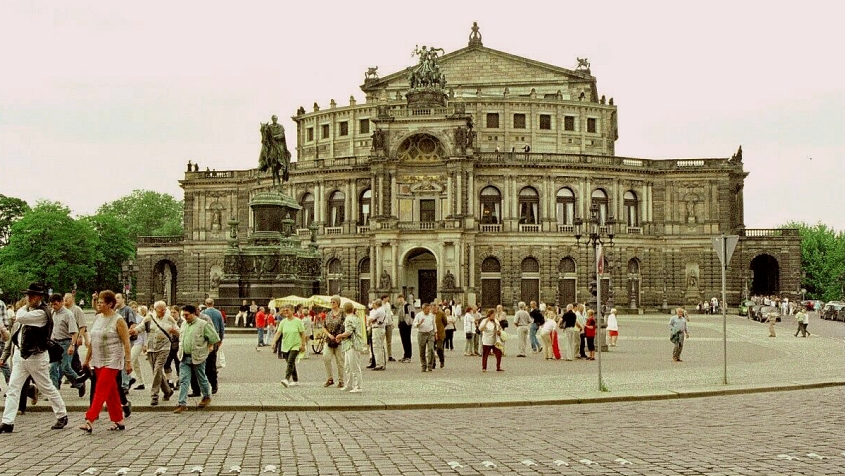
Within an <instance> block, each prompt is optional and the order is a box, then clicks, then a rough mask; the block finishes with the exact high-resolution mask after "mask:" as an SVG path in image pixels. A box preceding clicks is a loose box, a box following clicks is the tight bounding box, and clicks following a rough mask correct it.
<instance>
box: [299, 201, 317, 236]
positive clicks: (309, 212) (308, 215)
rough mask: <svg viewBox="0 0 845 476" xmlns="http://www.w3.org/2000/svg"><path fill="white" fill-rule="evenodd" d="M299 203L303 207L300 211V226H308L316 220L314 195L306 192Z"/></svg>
mask: <svg viewBox="0 0 845 476" xmlns="http://www.w3.org/2000/svg"><path fill="white" fill-rule="evenodd" d="M299 205H300V206H301V207H302V210H300V211H299V226H300V228H308V226H309V225H311V222H313V221H314V195H311V194H310V193H306V194H305V195H303V196H302V200H301V201H300V202H299Z"/></svg>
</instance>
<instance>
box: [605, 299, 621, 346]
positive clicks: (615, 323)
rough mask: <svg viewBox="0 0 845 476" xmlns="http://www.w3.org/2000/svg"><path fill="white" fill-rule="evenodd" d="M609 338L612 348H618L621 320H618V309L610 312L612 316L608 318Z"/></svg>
mask: <svg viewBox="0 0 845 476" xmlns="http://www.w3.org/2000/svg"><path fill="white" fill-rule="evenodd" d="M607 336H608V339H607V340H608V342H609V344H608V345H610V346H611V347H616V341H618V340H619V320H618V319H617V318H616V308H615V307H614V308H613V309H611V310H610V315H609V316H607Z"/></svg>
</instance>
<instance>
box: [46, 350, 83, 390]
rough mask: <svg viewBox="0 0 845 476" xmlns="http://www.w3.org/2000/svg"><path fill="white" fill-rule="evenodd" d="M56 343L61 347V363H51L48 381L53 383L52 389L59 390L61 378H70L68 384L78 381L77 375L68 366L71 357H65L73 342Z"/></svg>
mask: <svg viewBox="0 0 845 476" xmlns="http://www.w3.org/2000/svg"><path fill="white" fill-rule="evenodd" d="M57 342H58V344H59V345H60V346H61V347H62V361H61V362H52V363H51V364H50V380H52V381H53V386H54V387H56V388H60V384H61V381H62V376H67V377H68V378H70V383H76V381H77V380H79V375H78V374H77V373H76V372H74V371H73V368H72V367H71V366H70V362H71V360H73V356H72V355H67V349H68V347H70V344H71V342H73V341H72V340H70V339H68V340H62V341H57Z"/></svg>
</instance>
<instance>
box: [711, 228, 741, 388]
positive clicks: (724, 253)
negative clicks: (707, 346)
mask: <svg viewBox="0 0 845 476" xmlns="http://www.w3.org/2000/svg"><path fill="white" fill-rule="evenodd" d="M712 241H713V249H714V250H715V251H716V256H718V257H719V263H721V265H722V306H721V308H722V362H723V373H722V383H723V384H724V385H727V384H728V306H727V296H726V294H727V293H726V292H725V274H726V273H727V271H728V263H730V262H731V256H733V254H734V250H735V249H736V244H737V243H738V242H739V236H738V235H725V234H724V233H723V234H722V235H720V236H716V237H713V238H712Z"/></svg>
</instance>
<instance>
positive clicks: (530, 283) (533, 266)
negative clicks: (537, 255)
mask: <svg viewBox="0 0 845 476" xmlns="http://www.w3.org/2000/svg"><path fill="white" fill-rule="evenodd" d="M520 270H521V271H522V274H521V276H520V278H521V279H520V284H521V286H520V287H521V290H520V291H521V293H520V300H521V301H523V302H525V303H526V304H528V303H529V302H531V301H537V302H539V301H540V262H538V261H537V260H536V259H534V258H525V259H524V260H522V263H521V264H520Z"/></svg>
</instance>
